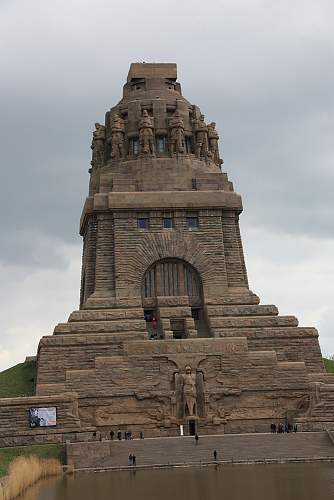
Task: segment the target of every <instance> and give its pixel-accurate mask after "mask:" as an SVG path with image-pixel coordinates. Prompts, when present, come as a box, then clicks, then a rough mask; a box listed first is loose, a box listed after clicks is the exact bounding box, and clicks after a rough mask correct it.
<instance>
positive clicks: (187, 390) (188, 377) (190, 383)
mask: <svg viewBox="0 0 334 500" xmlns="http://www.w3.org/2000/svg"><path fill="white" fill-rule="evenodd" d="M182 385H183V398H184V414H185V415H187V410H188V414H189V416H195V415H196V413H197V403H196V398H197V391H196V375H195V374H194V373H191V367H190V366H186V368H185V373H184V374H183V375H182Z"/></svg>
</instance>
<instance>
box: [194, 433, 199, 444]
mask: <svg viewBox="0 0 334 500" xmlns="http://www.w3.org/2000/svg"><path fill="white" fill-rule="evenodd" d="M198 440H199V436H198V434H197V432H196V434H195V443H196V444H198Z"/></svg>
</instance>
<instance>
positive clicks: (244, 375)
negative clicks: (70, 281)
mask: <svg viewBox="0 0 334 500" xmlns="http://www.w3.org/2000/svg"><path fill="white" fill-rule="evenodd" d="M199 78H200V75H199ZM217 98H218V97H217ZM210 118H211V117H210ZM218 143H219V134H218V131H217V129H216V125H215V123H213V122H211V123H209V121H208V120H206V119H205V117H204V115H203V114H202V112H201V110H200V108H199V107H198V106H197V105H193V104H191V103H190V102H188V101H187V100H186V99H185V98H184V97H183V95H182V92H181V86H180V83H178V82H177V69H176V65H175V64H145V63H134V64H131V66H130V70H129V73H128V77H127V81H126V83H125V85H124V89H123V97H122V99H121V101H120V102H119V103H118V104H117V105H115V106H114V107H113V108H111V109H110V110H109V111H107V113H106V115H105V121H104V123H103V124H100V123H96V125H95V131H94V133H93V140H92V145H91V148H92V161H91V168H90V170H89V172H90V181H89V193H88V196H87V199H86V201H85V204H84V207H83V211H82V216H81V221H80V234H81V235H82V238H83V254H82V274H81V292H80V306H79V309H78V310H76V311H74V312H72V314H71V315H70V317H69V319H68V321H67V322H65V323H60V324H58V325H57V326H56V327H55V330H54V332H53V335H48V336H44V337H42V338H41V340H40V343H39V347H38V354H37V380H36V395H35V396H32V397H21V398H7V399H1V400H0V430H1V432H0V446H14V445H20V444H33V443H55V442H65V441H68V440H70V441H92V440H94V439H96V436H100V437H101V438H103V439H106V438H108V437H110V435H111V434H110V433H114V434H115V435H116V434H117V433H118V432H119V431H121V432H125V431H127V432H131V433H132V436H134V437H139V435H140V433H141V432H142V433H144V434H145V437H162V436H179V435H182V434H184V435H192V434H195V433H196V432H197V433H200V434H201V435H205V434H210V435H212V434H236V433H257V432H267V431H268V429H269V426H270V423H272V422H276V423H278V422H286V421H289V422H293V423H297V424H298V427H299V428H300V429H301V430H305V431H317V430H319V431H320V430H324V429H334V379H333V375H329V374H327V373H326V372H325V370H324V366H323V362H322V356H321V351H320V347H319V342H318V333H317V331H316V329H315V328H312V327H299V326H298V320H297V319H296V318H295V317H294V316H280V315H279V313H278V309H277V307H276V306H274V305H262V304H260V300H259V298H258V296H257V295H256V294H255V293H253V292H252V291H251V290H250V288H249V285H248V278H247V271H246V264H245V259H244V252H243V245H242V239H241V235H240V229H239V216H240V214H241V213H242V201H241V197H240V195H239V194H238V193H236V192H235V191H234V187H233V184H232V182H231V181H230V180H229V178H228V176H227V174H226V173H224V172H222V170H221V169H222V164H223V160H222V159H221V154H220V152H219V148H218Z"/></svg>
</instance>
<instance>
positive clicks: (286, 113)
mask: <svg viewBox="0 0 334 500" xmlns="http://www.w3.org/2000/svg"><path fill="white" fill-rule="evenodd" d="M333 16H334V6H333V3H332V2H330V1H326V0H319V1H318V2H313V1H312V2H311V1H309V0H295V1H294V2H291V1H287V0H282V1H281V2H274V1H273V0H266V1H264V0H262V1H261V0H225V1H224V0H209V1H208V2H203V1H198V0H191V1H190V0H185V1H184V2H179V1H176V0H170V1H169V2H168V5H167V4H163V3H160V2H156V1H153V0H146V2H142V3H141V4H138V2H134V1H133V0H130V1H128V2H123V3H122V2H117V1H116V0H112V1H108V0H96V1H95V2H88V1H87V0H80V1H79V0H67V1H66V0H54V1H52V2H45V1H43V0H29V1H27V0H11V1H8V0H7V1H0V33H1V34H0V74H1V79H0V90H1V92H0V103H1V108H0V109H1V118H2V119H1V121H0V140H1V153H2V154H1V208H2V209H1V211H0V224H1V246H0V272H1V282H0V306H1V309H2V312H1V321H0V323H1V328H0V369H5V368H6V367H8V366H10V365H12V364H14V363H16V362H20V361H22V360H23V359H24V356H25V355H27V354H34V353H35V352H36V348H37V344H38V339H39V338H40V337H41V336H42V335H45V334H50V333H52V330H53V327H54V325H55V323H57V322H59V321H64V320H66V319H67V316H68V314H69V313H70V312H71V311H72V310H73V309H75V308H76V307H77V306H78V295H79V283H80V259H81V240H80V238H79V236H78V221H79V217H80V212H81V209H82V205H83V202H84V199H85V196H86V193H87V187H88V172H87V171H88V168H89V162H90V154H91V151H90V141H91V131H92V129H93V127H94V122H95V121H103V118H104V113H105V111H106V110H107V109H109V108H110V107H111V106H113V105H114V104H115V103H116V102H117V101H119V99H120V98H121V93H122V85H123V84H124V82H125V79H126V75H127V71H128V67H129V64H130V63H131V62H135V61H146V62H176V63H177V64H178V79H179V81H180V82H181V84H182V90H183V94H184V96H185V97H186V98H187V99H188V100H189V101H190V102H192V103H194V104H198V105H199V106H200V107H201V109H202V111H203V112H204V114H205V116H206V119H207V120H208V121H215V122H216V123H217V128H218V130H219V132H220V136H221V146H220V148H221V151H222V153H223V157H224V165H223V167H224V168H223V169H224V170H225V171H226V172H228V175H229V178H230V180H232V181H233V183H234V187H235V190H236V191H238V192H239V193H240V194H242V196H243V204H244V213H243V215H242V217H241V229H242V235H243V241H244V249H245V256H246V263H247V267H248V275H249V281H250V286H251V289H252V290H253V291H255V292H256V293H258V294H259V295H260V297H261V300H262V302H263V303H275V304H277V305H278V307H279V308H280V310H281V312H282V313H289V314H295V315H297V316H298V317H299V319H300V324H302V325H307V326H308V325H314V326H316V327H318V328H319V330H320V339H321V345H322V349H323V351H324V353H325V354H331V353H333V352H334V338H333V328H334V320H333V318H334V306H333V298H334V264H333V254H334V236H333V233H334V231H333V229H334V228H333V225H334V223H333V221H334V202H333V181H334V173H333V172H334V169H333V166H334V165H333V164H334V147H333V128H334V127H333V125H334V123H333V121H334V119H333V116H334V112H333V111H334V109H333V108H334V97H333V91H332V89H333V87H334V81H333V80H334V65H333V56H334V34H333V30H332V26H331V20H332V19H333Z"/></svg>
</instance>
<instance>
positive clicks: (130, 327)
mask: <svg viewBox="0 0 334 500" xmlns="http://www.w3.org/2000/svg"><path fill="white" fill-rule="evenodd" d="M129 331H132V332H145V331H146V322H145V321H144V319H124V320H119V319H117V320H116V319H115V320H114V321H84V322H79V321H73V322H71V323H59V324H58V325H57V326H56V327H55V329H54V334H55V335H59V334H61V335H63V334H74V333H93V334H94V333H122V332H129Z"/></svg>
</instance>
